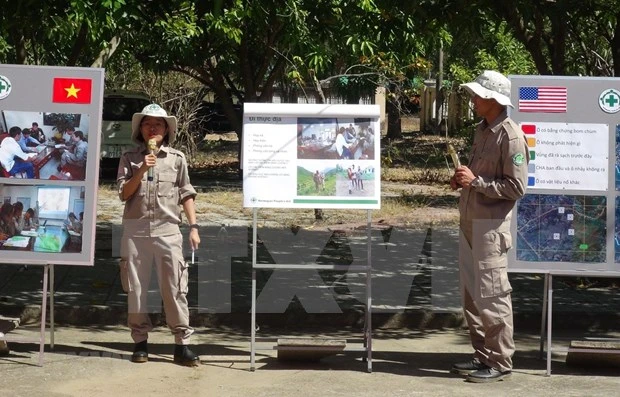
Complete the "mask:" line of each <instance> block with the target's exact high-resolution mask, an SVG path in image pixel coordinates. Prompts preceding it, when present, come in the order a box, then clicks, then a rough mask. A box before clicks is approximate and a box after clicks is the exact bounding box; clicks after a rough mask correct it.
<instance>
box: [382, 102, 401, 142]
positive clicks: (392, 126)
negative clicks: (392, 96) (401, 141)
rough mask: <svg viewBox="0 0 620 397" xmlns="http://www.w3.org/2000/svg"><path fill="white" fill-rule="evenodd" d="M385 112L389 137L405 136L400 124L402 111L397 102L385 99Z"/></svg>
mask: <svg viewBox="0 0 620 397" xmlns="http://www.w3.org/2000/svg"><path fill="white" fill-rule="evenodd" d="M385 112H386V114H387V127H388V128H387V138H388V139H398V138H402V137H403V131H402V129H401V126H400V111H399V110H398V107H397V106H396V104H395V103H394V102H392V101H390V100H386V101H385Z"/></svg>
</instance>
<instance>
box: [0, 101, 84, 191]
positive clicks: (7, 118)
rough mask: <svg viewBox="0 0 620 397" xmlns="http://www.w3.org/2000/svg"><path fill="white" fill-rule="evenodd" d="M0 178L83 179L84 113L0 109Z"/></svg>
mask: <svg viewBox="0 0 620 397" xmlns="http://www.w3.org/2000/svg"><path fill="white" fill-rule="evenodd" d="M1 119H2V121H1V123H0V125H1V131H0V178H27V179H50V180H70V181H83V180H84V178H85V173H86V161H87V154H88V126H89V116H88V115H87V114H71V113H45V112H22V111H7V110H3V111H2V112H1Z"/></svg>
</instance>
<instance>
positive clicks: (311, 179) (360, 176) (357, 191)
mask: <svg viewBox="0 0 620 397" xmlns="http://www.w3.org/2000/svg"><path fill="white" fill-rule="evenodd" d="M374 194H375V167H374V163H373V162H364V161H360V162H357V163H356V162H354V161H350V160H349V161H336V162H334V161H333V160H326V161H303V162H298V164H297V196H299V197H303V196H335V197H372V196H374Z"/></svg>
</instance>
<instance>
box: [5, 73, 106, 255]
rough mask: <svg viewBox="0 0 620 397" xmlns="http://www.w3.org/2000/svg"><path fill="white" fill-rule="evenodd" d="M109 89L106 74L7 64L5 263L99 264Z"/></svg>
mask: <svg viewBox="0 0 620 397" xmlns="http://www.w3.org/2000/svg"><path fill="white" fill-rule="evenodd" d="M103 85H104V70H103V69H98V68H76V67H54V66H29V65H0V116H1V117H0V139H1V142H0V171H1V173H0V199H1V200H2V210H1V211H0V212H1V213H2V215H1V216H0V251H2V256H0V258H1V259H0V261H1V262H2V263H7V264H19V265H22V264H59V265H62V264H66V265H93V263H94V250H95V247H94V239H95V226H96V216H97V209H96V202H97V186H98V174H99V146H100V131H101V112H102V103H103V101H102V98H103ZM18 130H21V132H20V133H19V135H15V134H16V133H17V131H18ZM20 204H21V206H23V210H22V213H21V216H20V215H19V213H18V212H14V214H13V216H12V217H11V216H9V215H8V211H9V209H10V208H9V207H12V208H19V207H20ZM15 220H17V221H16V222H15ZM10 222H13V223H14V226H7V224H8V223H10Z"/></svg>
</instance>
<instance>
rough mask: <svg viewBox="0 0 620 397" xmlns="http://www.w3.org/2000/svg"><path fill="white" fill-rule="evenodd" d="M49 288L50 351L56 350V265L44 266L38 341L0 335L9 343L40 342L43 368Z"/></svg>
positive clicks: (40, 364) (40, 362)
mask: <svg viewBox="0 0 620 397" xmlns="http://www.w3.org/2000/svg"><path fill="white" fill-rule="evenodd" d="M48 287H49V297H50V349H51V350H54V265H51V264H47V265H43V286H42V287H41V289H42V291H41V292H42V294H41V296H42V298H41V327H40V332H39V338H38V339H30V338H22V337H10V336H6V335H4V334H3V333H0V340H4V341H7V342H18V343H19V342H39V363H38V364H39V367H42V366H43V354H44V352H45V328H46V321H47V296H48Z"/></svg>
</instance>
